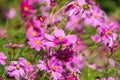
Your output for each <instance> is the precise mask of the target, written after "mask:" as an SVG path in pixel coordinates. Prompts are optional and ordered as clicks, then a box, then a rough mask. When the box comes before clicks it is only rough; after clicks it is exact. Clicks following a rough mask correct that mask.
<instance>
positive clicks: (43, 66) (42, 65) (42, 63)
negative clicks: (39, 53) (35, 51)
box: [37, 60, 47, 70]
mask: <svg viewBox="0 0 120 80" xmlns="http://www.w3.org/2000/svg"><path fill="white" fill-rule="evenodd" d="M37 67H38V68H39V70H47V63H46V62H45V61H43V60H39V62H38V64H37Z"/></svg>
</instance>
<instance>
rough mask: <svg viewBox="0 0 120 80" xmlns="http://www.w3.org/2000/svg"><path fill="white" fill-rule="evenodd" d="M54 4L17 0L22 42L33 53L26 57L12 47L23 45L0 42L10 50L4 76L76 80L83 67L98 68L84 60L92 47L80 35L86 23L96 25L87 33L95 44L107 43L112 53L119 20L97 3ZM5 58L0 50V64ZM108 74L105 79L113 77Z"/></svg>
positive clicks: (87, 0) (80, 0)
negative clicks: (29, 57)
mask: <svg viewBox="0 0 120 80" xmlns="http://www.w3.org/2000/svg"><path fill="white" fill-rule="evenodd" d="M58 4H59V2H58V1H57V0H21V5H20V10H21V14H22V20H23V21H25V22H24V24H25V27H26V33H25V36H26V43H25V44H26V45H28V46H29V47H27V48H29V51H32V52H34V54H35V55H32V56H31V60H29V61H28V60H27V59H25V58H24V57H23V56H24V55H17V52H16V51H15V50H16V49H17V48H19V49H20V48H22V47H23V46H25V47H26V45H24V44H16V43H10V44H6V45H4V46H5V47H8V48H11V49H12V50H13V53H11V54H9V56H10V63H9V64H7V66H6V67H5V72H6V74H5V75H6V76H8V77H10V78H15V79H16V80H19V79H22V80H36V79H40V80H80V78H81V76H80V75H81V74H82V72H81V70H82V69H83V68H84V67H86V66H87V67H89V68H91V69H92V70H97V69H98V70H99V67H98V66H97V65H96V64H91V62H87V61H88V59H90V58H89V57H90V55H92V51H93V50H92V48H91V47H90V48H89V46H88V47H87V44H86V43H85V42H84V41H83V40H82V39H81V36H82V35H84V34H87V31H84V30H83V28H84V27H86V26H88V27H92V28H94V29H96V34H95V35H91V36H90V37H91V38H90V39H91V40H92V41H94V42H95V44H96V45H95V46H97V47H98V46H103V47H104V46H105V47H107V48H108V51H110V56H111V55H112V54H114V53H115V50H116V47H117V40H116V39H117V32H118V30H119V24H118V23H117V21H115V20H114V19H110V18H109V17H108V16H107V15H106V13H105V12H104V11H103V10H101V8H100V7H99V5H98V4H97V3H95V2H94V1H93V0H72V1H70V2H68V3H66V4H65V5H64V6H63V7H59V6H58ZM88 34H89V33H88ZM1 35H2V33H1ZM89 50H90V51H89ZM23 51H26V50H23ZM101 51H102V50H101ZM15 52H16V53H15ZM21 52H22V50H21ZM32 52H31V53H32ZM88 53H90V54H88ZM108 55H109V54H108ZM21 56H22V57H21ZM16 57H17V58H16ZM27 57H28V56H27ZM6 58H7V57H6V56H5V55H4V53H3V52H0V64H2V65H5V59H6ZM91 61H92V59H91ZM107 66H108V63H107ZM88 71H89V70H88ZM108 77H109V78H108V80H114V78H112V77H111V76H108ZM95 79H96V80H107V79H106V78H101V77H100V78H97V77H96V78H95Z"/></svg>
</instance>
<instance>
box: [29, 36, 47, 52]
mask: <svg viewBox="0 0 120 80" xmlns="http://www.w3.org/2000/svg"><path fill="white" fill-rule="evenodd" d="M28 44H29V45H30V48H35V49H36V51H40V50H41V48H43V49H44V48H45V41H44V40H43V38H42V37H33V38H30V39H29V41H28Z"/></svg>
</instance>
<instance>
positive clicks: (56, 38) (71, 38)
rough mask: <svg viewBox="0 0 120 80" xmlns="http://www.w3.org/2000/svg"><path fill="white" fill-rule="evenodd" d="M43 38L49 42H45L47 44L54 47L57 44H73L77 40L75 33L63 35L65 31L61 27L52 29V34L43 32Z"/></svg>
mask: <svg viewBox="0 0 120 80" xmlns="http://www.w3.org/2000/svg"><path fill="white" fill-rule="evenodd" d="M45 38H46V39H48V40H49V41H51V42H47V46H50V47H54V46H56V45H59V44H64V45H70V44H74V43H75V42H76V40H77V38H76V36H75V35H67V36H65V32H64V31H63V30H62V29H56V30H54V35H50V34H45Z"/></svg>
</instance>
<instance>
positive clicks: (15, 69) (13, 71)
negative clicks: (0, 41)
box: [6, 61, 25, 80]
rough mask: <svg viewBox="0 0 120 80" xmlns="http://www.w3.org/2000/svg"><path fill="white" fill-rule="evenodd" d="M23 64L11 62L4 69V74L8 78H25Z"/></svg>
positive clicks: (17, 79)
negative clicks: (5, 73)
mask: <svg viewBox="0 0 120 80" xmlns="http://www.w3.org/2000/svg"><path fill="white" fill-rule="evenodd" d="M23 66H24V64H23V63H19V62H17V61H11V62H10V65H9V66H7V67H6V72H7V74H8V75H9V76H10V77H15V79H16V80H19V78H20V77H24V76H25V70H24V68H23Z"/></svg>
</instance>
